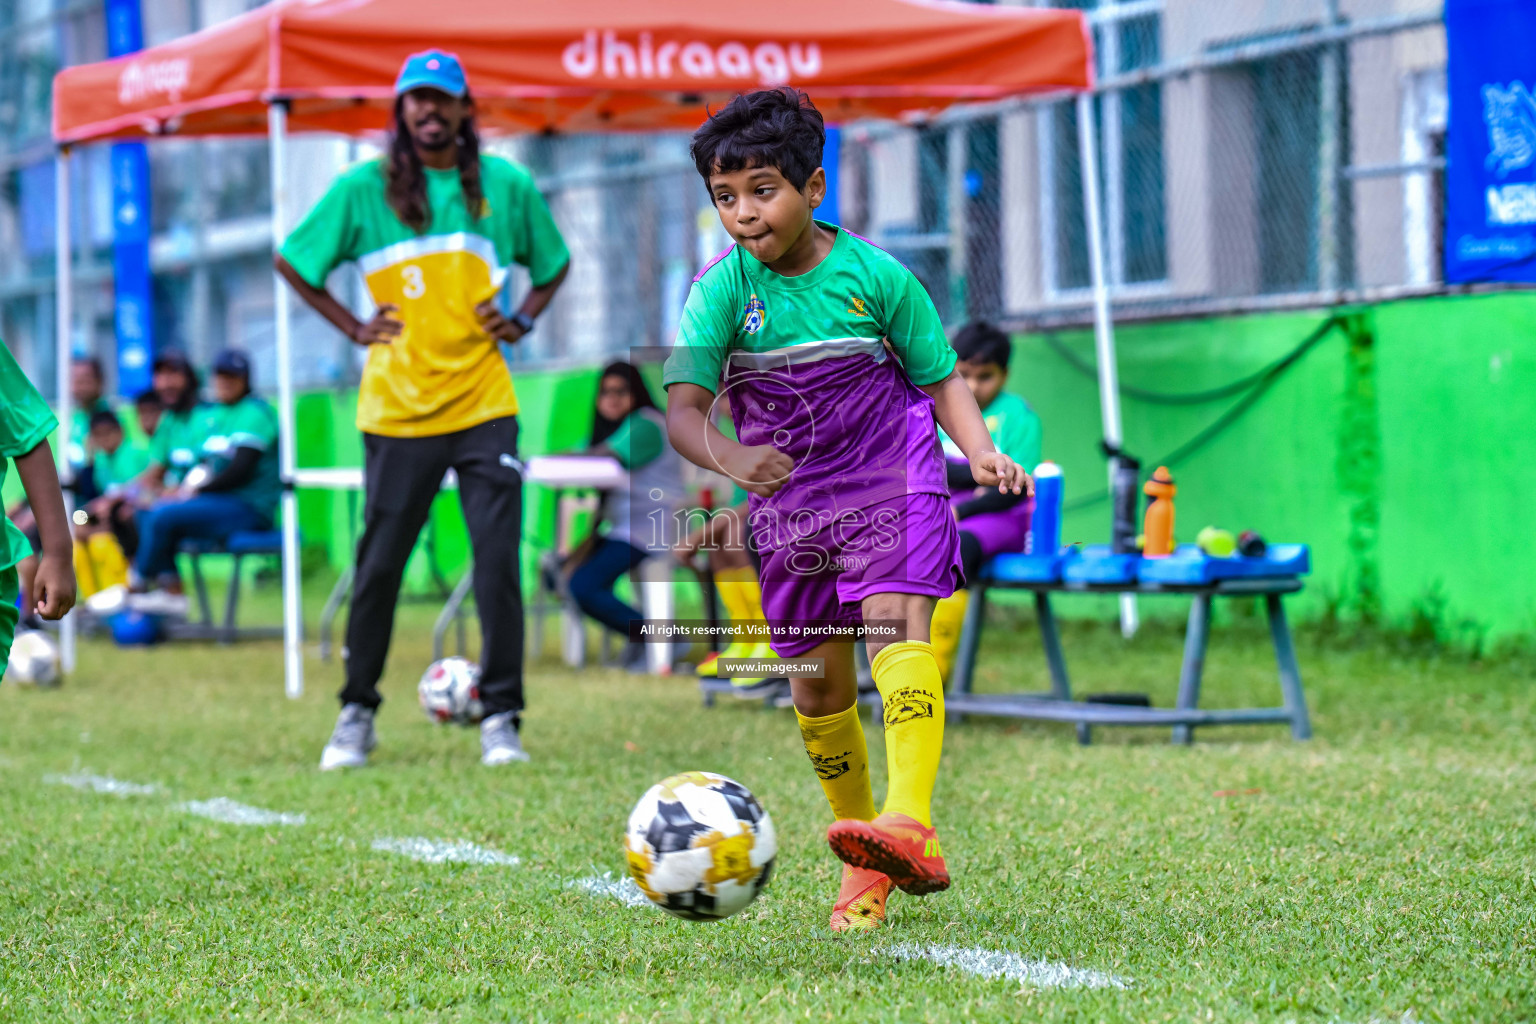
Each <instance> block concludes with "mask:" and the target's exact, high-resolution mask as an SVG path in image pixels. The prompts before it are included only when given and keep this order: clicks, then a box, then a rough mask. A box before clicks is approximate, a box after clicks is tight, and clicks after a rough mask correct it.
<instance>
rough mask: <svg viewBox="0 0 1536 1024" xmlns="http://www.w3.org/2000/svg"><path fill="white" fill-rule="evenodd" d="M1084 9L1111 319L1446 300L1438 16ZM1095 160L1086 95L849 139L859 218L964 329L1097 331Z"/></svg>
mask: <svg viewBox="0 0 1536 1024" xmlns="http://www.w3.org/2000/svg"><path fill="white" fill-rule="evenodd" d="M1089 6H1091V7H1092V9H1091V11H1090V18H1091V20H1092V23H1093V26H1094V37H1095V44H1096V51H1097V55H1098V61H1099V68H1098V86H1097V88H1096V90H1095V93H1094V99H1093V102H1094V106H1095V114H1096V121H1097V128H1098V133H1097V145H1098V157H1099V166H1100V174H1101V181H1100V186H1101V192H1102V195H1103V197H1104V200H1103V201H1104V231H1105V236H1106V237H1105V243H1106V245H1105V257H1106V263H1107V266H1106V272H1107V276H1108V279H1109V282H1110V285H1111V289H1112V296H1113V301H1114V304H1115V307H1116V314H1117V316H1120V317H1143V316H1185V315H1200V314H1205V313H1213V312H1240V311H1245V310H1252V309H1263V308H1274V307H1280V306H1300V305H1321V304H1327V303H1330V302H1334V301H1337V300H1338V299H1340V298H1346V297H1359V298H1371V297H1380V298H1389V297H1392V296H1394V295H1400V294H1412V293H1414V292H1416V291H1432V290H1434V289H1436V288H1437V287H1438V286H1439V282H1440V278H1441V262H1442V261H1441V235H1442V228H1443V217H1442V208H1443V180H1444V140H1445V124H1446V101H1445V72H1444V67H1445V42H1444V28H1443V24H1442V22H1441V13H1440V9H1439V7H1438V6H1421V7H1414V6H1411V5H1408V4H1391V3H1375V4H1371V3H1357V4H1347V5H1344V6H1343V9H1342V10H1341V9H1340V6H1341V5H1340V4H1339V3H1338V2H1334V3H1328V2H1325V0H1293V2H1289V3H1287V2H1277V3H1267V4H1257V3H1232V4H1211V3H1199V2H1195V0H1121V2H1110V0H1100V2H1099V3H1098V4H1097V6H1093V5H1091V4H1090V5H1089ZM1080 157H1081V153H1080V151H1079V145H1078V125H1077V115H1076V110H1075V104H1074V103H1073V102H1072V100H1071V99H1070V98H1056V99H1044V100H1033V101H1029V102H1015V103H1008V104H998V105H992V106H988V107H970V108H962V109H956V110H952V111H949V112H947V113H946V114H945V115H943V116H941V117H939V118H937V119H935V120H934V121H932V122H930V123H928V124H926V125H923V126H921V127H913V126H896V125H858V126H853V127H852V129H851V130H850V131H849V133H848V138H847V140H846V141H845V145H844V156H843V161H842V166H843V171H844V175H845V182H846V184H845V195H846V196H847V197H848V198H847V200H846V201H845V203H844V211H845V217H844V220H845V223H847V224H848V226H849V227H850V228H852V229H853V230H855V231H859V232H860V233H862V234H866V235H867V236H868V237H870V238H872V239H873V240H875V241H876V242H878V243H879V244H881V245H882V246H885V247H886V248H888V249H890V250H891V251H892V252H894V253H896V254H897V255H899V256H901V257H902V258H903V259H904V260H905V261H907V263H908V265H909V266H911V267H912V269H913V270H914V272H915V273H917V275H918V276H919V277H920V278H922V280H923V282H924V283H925V284H926V285H927V286H928V288H929V290H930V292H931V293H932V295H933V297H934V301H935V302H936V303H937V304H938V306H939V309H940V312H941V313H942V314H943V315H944V318H945V320H946V321H947V322H956V321H959V320H963V319H966V318H969V317H988V318H992V319H997V320H1002V321H1005V322H1012V323H1016V324H1018V325H1021V326H1029V325H1049V324H1066V323H1080V322H1084V321H1086V320H1087V319H1088V310H1089V295H1088V288H1089V284H1090V266H1089V262H1088V245H1087V234H1086V230H1085V227H1084V211H1083V199H1082V178H1081V172H1080V162H1079V161H1080Z"/></svg>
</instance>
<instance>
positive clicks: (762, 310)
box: [741, 295, 767, 334]
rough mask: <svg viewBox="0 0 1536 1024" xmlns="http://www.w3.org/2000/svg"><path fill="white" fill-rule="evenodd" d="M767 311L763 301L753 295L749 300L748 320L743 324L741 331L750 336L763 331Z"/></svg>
mask: <svg viewBox="0 0 1536 1024" xmlns="http://www.w3.org/2000/svg"><path fill="white" fill-rule="evenodd" d="M766 312H767V309H766V307H764V306H763V300H762V299H760V298H758V297H757V296H756V295H753V296H752V297H751V298H750V299H748V300H747V309H746V319H744V320H742V322H741V329H742V330H744V331H746V332H747V333H748V334H756V333H757V332H758V331H760V330H762V329H763V317H764V315H765V314H766Z"/></svg>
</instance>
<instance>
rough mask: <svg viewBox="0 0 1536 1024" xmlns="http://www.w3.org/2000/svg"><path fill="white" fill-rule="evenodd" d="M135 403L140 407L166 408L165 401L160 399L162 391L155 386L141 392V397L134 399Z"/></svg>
mask: <svg viewBox="0 0 1536 1024" xmlns="http://www.w3.org/2000/svg"><path fill="white" fill-rule="evenodd" d="M133 404H134V405H136V406H138V407H139V408H140V409H147V408H148V407H150V406H154V407H155V408H156V409H163V408H165V403H164V402H162V401H160V393H159V392H158V391H156V390H155V389H154V388H150V389H149V390H147V391H141V392H139V397H138V398H135V399H134V400H133Z"/></svg>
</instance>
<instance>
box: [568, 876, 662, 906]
mask: <svg viewBox="0 0 1536 1024" xmlns="http://www.w3.org/2000/svg"><path fill="white" fill-rule="evenodd" d="M566 884H567V885H568V886H569V887H570V888H572V889H580V890H581V891H582V892H585V893H587V894H588V895H591V896H606V897H608V898H610V899H615V900H618V901H619V902H620V903H622V904H624V905H625V906H628V907H650V906H655V904H653V903H652V902H651V901H650V900H649V899H648V898H647V897H646V895H645V893H643V892H641V891H640V887H639V886H638V885H636V884H635V880H634V879H633V878H630V877H628V876H625V877H624V878H614V877H613V875H612V874H610V873H609V872H606V871H605V872H603V873H602V874H601V875H589V876H588V877H586V878H578V879H575V880H574V881H571V882H568V883H566Z"/></svg>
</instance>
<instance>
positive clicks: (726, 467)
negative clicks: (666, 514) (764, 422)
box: [667, 383, 985, 498]
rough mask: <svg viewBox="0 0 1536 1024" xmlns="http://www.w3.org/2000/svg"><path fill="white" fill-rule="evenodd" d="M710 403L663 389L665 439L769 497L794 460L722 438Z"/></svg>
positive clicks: (689, 387) (701, 394) (703, 391)
mask: <svg viewBox="0 0 1536 1024" xmlns="http://www.w3.org/2000/svg"><path fill="white" fill-rule="evenodd" d="M960 386H961V387H962V388H964V387H965V385H964V384H961V385H960ZM967 394H969V392H967ZM714 402H715V396H714V395H713V394H711V393H710V391H709V389H708V388H703V387H700V386H699V385H697V384H688V383H677V384H673V385H672V386H670V387H669V388H667V440H669V441H671V442H672V447H673V448H675V449H677V452H678V454H679V455H681V456H682V457H683V458H685V459H687V460H688V461H689V462H691V463H693V464H694V465H696V466H703V467H704V468H705V469H709V470H714V471H715V472H717V473H724V474H725V475H726V476H728V477H730V478H731V479H732V480H735V481H736V483H737V484H739V485H740V486H741V487H742V488H743V489H744V490H747V491H751V492H752V493H753V494H756V495H758V496H759V497H763V498H766V497H768V496H770V495H771V494H773V492H775V491H777V490H778V489H779V488H780V487H782V486H783V485H784V482H785V481H786V480H788V479H789V474H790V472H791V471H792V470H793V469H794V468H795V463H794V460H793V459H791V458H790V457H789V456H788V455H785V454H784V453H783V452H781V451H779V450H778V449H777V448H775V447H773V445H769V444H760V445H745V444H742V443H740V442H739V441H732V440H731V439H730V438H728V437H726V436H725V435H724V434H723V433H721V432H720V428H719V427H717V426H715V425H714V424H713V423H711V422H710V421H709V412H710V407H711V406H713V405H714ZM972 404H973V405H974V404H975V403H974V402H972ZM978 420H979V417H978ZM983 433H985V431H983Z"/></svg>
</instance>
